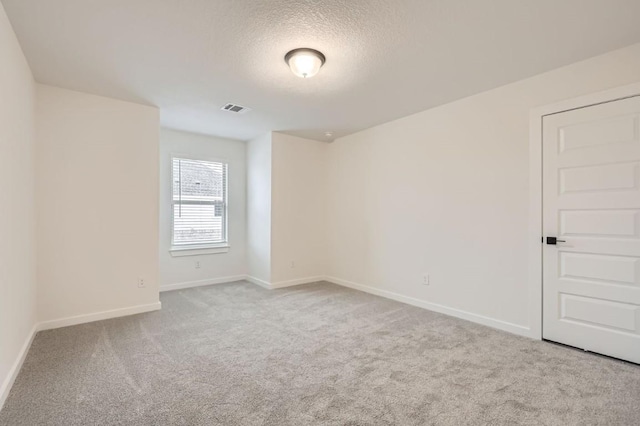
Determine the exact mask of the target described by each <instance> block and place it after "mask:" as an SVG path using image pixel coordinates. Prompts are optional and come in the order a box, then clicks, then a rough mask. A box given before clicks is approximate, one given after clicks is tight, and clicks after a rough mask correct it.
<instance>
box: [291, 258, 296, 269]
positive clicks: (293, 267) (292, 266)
mask: <svg viewBox="0 0 640 426" xmlns="http://www.w3.org/2000/svg"><path fill="white" fill-rule="evenodd" d="M295 267H296V262H295V261H294V260H292V261H291V269H295Z"/></svg>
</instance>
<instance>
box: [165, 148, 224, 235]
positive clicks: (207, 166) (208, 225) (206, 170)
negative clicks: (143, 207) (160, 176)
mask: <svg viewBox="0 0 640 426" xmlns="http://www.w3.org/2000/svg"><path fill="white" fill-rule="evenodd" d="M226 241H227V165H226V164H224V163H214V162H211V161H200V160H190V159H186V158H175V157H174V158H173V236H172V245H174V246H187V245H198V246H202V245H210V244H221V243H225V242H226Z"/></svg>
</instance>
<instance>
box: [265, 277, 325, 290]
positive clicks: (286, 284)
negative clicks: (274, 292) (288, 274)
mask: <svg viewBox="0 0 640 426" xmlns="http://www.w3.org/2000/svg"><path fill="white" fill-rule="evenodd" d="M324 279H325V277H324V276H322V275H317V276H315V277H306V278H298V279H295V280H288V281H279V282H277V283H271V288H284V287H293V286H294V285H301V284H310V283H317V282H318V281H324Z"/></svg>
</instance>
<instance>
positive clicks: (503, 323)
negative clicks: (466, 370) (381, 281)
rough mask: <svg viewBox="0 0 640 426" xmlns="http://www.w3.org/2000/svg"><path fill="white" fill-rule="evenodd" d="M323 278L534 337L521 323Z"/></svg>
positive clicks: (326, 278) (345, 281)
mask: <svg viewBox="0 0 640 426" xmlns="http://www.w3.org/2000/svg"><path fill="white" fill-rule="evenodd" d="M324 279H325V280H326V281H329V282H331V283H334V284H338V285H341V286H343V287H348V288H352V289H354V290H360V291H364V292H365V293H370V294H374V295H376V296H381V297H385V298H387V299H391V300H395V301H397V302H402V303H406V304H408V305H412V306H417V307H419V308H423V309H427V310H430V311H434V312H439V313H441V314H446V315H450V316H452V317H456V318H461V319H464V320H467V321H471V322H475V323H478V324H482V325H486V326H488V327H493V328H497V329H498V330H502V331H507V332H509V333H513V334H517V335H519V336H525V337H534V336H532V333H531V329H530V328H529V327H524V326H522V325H518V324H513V323H510V322H506V321H502V320H498V319H495V318H489V317H485V316H483V315H478V314H473V313H471V312H466V311H463V310H460V309H455V308H450V307H448V306H444V305H439V304H437V303H431V302H427V301H424V300H420V299H416V298H414V297H409V296H404V295H402V294H399V293H394V292H392V291H388V290H381V289H378V288H375V287H370V286H367V285H364V284H358V283H354V282H351V281H347V280H343V279H340V278H335V277H324ZM534 338H535V337H534Z"/></svg>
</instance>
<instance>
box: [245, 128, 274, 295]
mask: <svg viewBox="0 0 640 426" xmlns="http://www.w3.org/2000/svg"><path fill="white" fill-rule="evenodd" d="M247 266H248V272H249V276H251V277H253V278H257V279H258V280H261V281H263V282H264V283H267V284H268V283H270V282H271V133H268V134H266V135H263V136H261V137H258V138H256V139H253V140H251V141H249V142H247Z"/></svg>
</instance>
